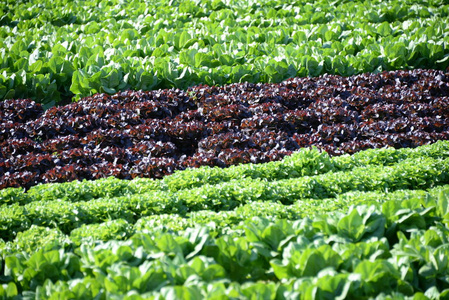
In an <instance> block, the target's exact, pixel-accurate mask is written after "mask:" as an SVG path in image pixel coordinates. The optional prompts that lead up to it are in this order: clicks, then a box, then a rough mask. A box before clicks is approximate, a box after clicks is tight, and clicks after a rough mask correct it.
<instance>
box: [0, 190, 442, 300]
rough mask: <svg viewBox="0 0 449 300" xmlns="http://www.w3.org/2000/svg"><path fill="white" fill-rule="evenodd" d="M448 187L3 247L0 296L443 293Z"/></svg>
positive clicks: (303, 296)
mask: <svg viewBox="0 0 449 300" xmlns="http://www.w3.org/2000/svg"><path fill="white" fill-rule="evenodd" d="M448 192H449V191H448V190H441V191H440V192H439V193H432V194H427V195H426V196H424V197H412V198H409V199H407V198H402V199H397V200H390V201H387V202H385V203H382V204H373V205H371V206H366V205H362V206H357V207H351V208H350V209H349V210H347V211H344V212H334V213H329V214H316V215H312V216H310V217H309V218H304V219H299V220H295V221H288V220H285V219H284V220H282V219H279V220H269V219H265V218H260V217H259V218H253V219H252V220H246V221H244V222H243V223H241V224H240V227H239V229H232V228H230V227H229V228H228V230H224V232H225V233H224V234H222V235H219V236H215V235H214V234H213V233H211V232H210V231H209V230H208V228H207V227H197V228H189V229H186V230H181V231H175V232H167V231H166V230H164V229H163V228H154V227H153V228H151V229H150V231H145V230H142V231H137V232H136V233H135V234H134V235H132V236H131V237H130V238H129V239H128V240H126V241H117V240H112V241H109V242H101V241H98V240H97V241H95V240H91V241H90V242H89V241H85V242H84V243H83V244H82V245H77V244H73V243H72V242H70V241H68V240H65V241H64V240H62V239H59V240H58V239H54V240H47V242H46V243H45V244H43V245H42V246H43V247H42V248H40V249H39V250H37V251H33V252H31V253H27V252H18V251H14V250H12V249H9V250H5V249H3V251H2V254H3V259H2V260H1V264H2V268H1V272H2V274H1V275H2V282H3V284H2V286H0V296H2V297H9V298H12V297H14V296H25V297H30V298H31V297H33V298H49V299H53V298H54V299H57V298H58V297H59V298H71V299H86V298H94V297H96V298H97V299H113V298H121V299H167V298H179V299H181V298H188V297H191V298H210V297H217V296H220V297H225V298H228V297H232V298H236V297H250V296H251V297H254V296H255V295H256V296H258V297H264V298H269V299H271V298H274V297H276V298H278V299H313V298H318V299H322V298H336V297H341V298H358V299H361V298H370V297H377V296H379V297H381V298H382V297H387V296H390V297H394V299H402V298H404V297H407V296H408V297H411V296H415V297H420V299H437V298H439V299H444V298H446V297H447V296H448V295H449V282H448V280H447V270H448V269H449V265H448V260H447V257H448V256H449V253H448V245H449V240H448V239H447V237H448V236H449V232H448V229H447V224H448V222H449V211H448V207H449V206H448V199H449V197H448V195H449V194H448ZM119 232H120V231H119ZM119 232H118V233H119ZM28 233H30V234H31V233H32V232H31V231H30V232H28ZM25 240H26V239H24V241H25ZM52 297H53V298H52Z"/></svg>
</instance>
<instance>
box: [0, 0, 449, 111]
mask: <svg viewBox="0 0 449 300" xmlns="http://www.w3.org/2000/svg"><path fill="white" fill-rule="evenodd" d="M0 9H1V11H2V14H0V15H1V17H0V100H2V99H9V98H32V99H34V100H36V101H38V102H40V103H43V104H44V105H45V106H46V107H49V106H52V105H54V104H56V103H58V102H59V101H61V99H64V100H66V99H69V98H71V97H72V96H75V97H76V98H80V97H82V96H88V95H91V94H93V93H97V92H106V93H115V92H117V91H119V90H125V89H136V90H139V89H143V90H150V89H157V88H170V87H177V88H186V87H188V86H192V85H196V84H200V83H205V84H209V85H222V84H226V83H233V82H243V81H249V82H280V81H281V80H283V79H287V78H289V77H295V76H318V75H320V74H324V73H333V74H340V75H353V74H357V73H363V72H375V71H382V70H395V69H403V68H434V69H445V68H446V67H447V66H448V65H449V49H448V42H449V34H448V33H449V26H448V25H449V24H448V22H447V18H448V16H449V5H447V4H446V3H445V1H442V0H441V1H438V0H436V1H411V0H409V1H399V0H390V1H341V2H339V3H338V5H335V3H331V2H329V1H325V0H320V1H315V2H314V3H313V4H310V3H307V2H306V1H269V0H264V1H257V2H244V3H242V2H241V1H217V0H214V1H173V0H171V1H167V0H159V1H148V2H147V1H145V2H142V1H137V0H134V1H121V0H108V1H106V0H96V1H95V0H89V1H83V2H82V3H78V2H73V1H58V2H57V3H54V1H49V0H39V1H33V2H28V1H14V2H12V3H8V2H6V3H4V2H3V3H1V4H0Z"/></svg>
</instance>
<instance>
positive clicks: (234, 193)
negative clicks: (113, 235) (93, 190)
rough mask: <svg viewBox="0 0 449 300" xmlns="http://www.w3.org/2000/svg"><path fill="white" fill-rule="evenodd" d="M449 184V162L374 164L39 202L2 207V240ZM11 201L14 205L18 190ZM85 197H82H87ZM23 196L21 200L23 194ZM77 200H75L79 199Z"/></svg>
mask: <svg viewBox="0 0 449 300" xmlns="http://www.w3.org/2000/svg"><path fill="white" fill-rule="evenodd" d="M448 183H449V158H447V157H446V158H432V157H419V158H408V159H404V160H402V161H400V162H398V163H395V164H392V165H390V166H376V165H368V166H361V167H354V168H352V169H349V170H346V171H340V172H328V173H325V174H320V175H315V176H303V177H299V178H292V179H281V180H275V181H266V180H264V179H252V178H240V179H236V180H231V181H228V182H223V183H218V184H204V185H202V186H200V187H195V188H191V189H181V190H178V191H176V192H172V191H166V190H152V191H151V190H150V191H148V192H145V193H136V194H126V193H125V194H124V195H120V196H116V197H110V196H106V197H105V198H97V199H89V200H81V199H82V198H81V197H80V196H81V195H79V196H78V197H74V199H76V200H81V201H78V202H72V199H70V198H65V199H56V200H38V199H36V201H32V202H29V203H26V204H24V205H19V203H20V201H18V203H16V204H11V205H3V206H1V207H0V238H2V239H4V240H6V241H9V240H12V239H13V238H14V237H15V236H16V235H17V233H19V232H21V231H24V230H26V229H28V228H30V227H31V226H32V225H38V226H48V227H55V228H59V229H60V230H61V231H62V232H64V233H66V234H67V233H69V232H70V231H72V230H73V229H75V228H77V227H79V226H80V225H82V224H92V223H99V222H104V221H106V220H110V219H120V218H121V219H125V220H127V221H129V222H131V223H134V222H136V221H137V220H139V219H140V218H142V217H144V216H149V215H154V214H179V215H185V214H187V213H189V212H194V211H201V210H211V211H223V210H233V209H235V208H236V207H238V206H240V205H244V204H246V203H249V202H252V201H271V202H280V203H283V204H293V203H295V202H296V201H300V200H303V199H310V198H312V199H325V198H331V197H335V196H336V195H339V194H342V193H347V192H350V191H380V192H382V191H395V190H400V189H427V188H431V187H434V186H438V185H443V184H448ZM11 191H12V192H11V193H5V194H4V196H6V197H5V198H8V197H9V199H11V198H12V199H13V200H14V196H15V193H14V190H11ZM81 194H82V192H81ZM18 195H19V197H20V196H21V195H20V194H18ZM74 199H73V200H74Z"/></svg>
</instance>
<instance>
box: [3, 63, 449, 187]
mask: <svg viewBox="0 0 449 300" xmlns="http://www.w3.org/2000/svg"><path fill="white" fill-rule="evenodd" d="M448 116H449V74H448V73H444V72H442V71H435V70H414V71H394V72H393V71H392V72H384V73H381V74H375V75H373V74H371V75H370V74H363V75H357V76H353V77H341V76H336V75H326V76H321V77H317V78H294V79H289V80H287V81H284V82H282V83H280V84H248V83H245V84H232V85H227V86H223V87H209V86H196V87H192V88H189V89H188V90H187V91H181V90H174V89H171V90H157V91H151V92H131V91H128V92H121V93H117V94H114V95H112V96H109V95H106V94H97V95H94V96H92V97H87V98H84V99H82V100H81V101H79V102H77V103H73V104H70V105H66V106H62V107H53V108H51V109H49V110H47V111H44V110H43V109H42V107H41V105H39V104H36V103H35V102H32V101H30V100H21V99H20V100H7V101H3V102H0V117H1V119H0V188H5V187H10V186H15V187H18V186H22V187H26V188H29V187H30V186H33V185H35V184H37V183H40V182H66V181H71V180H76V179H79V180H82V179H98V178H104V177H107V176H116V177H118V178H121V179H131V178H135V177H151V178H160V177H162V176H164V175H167V174H170V173H172V172H173V171H175V170H178V169H184V168H186V167H198V166H203V165H209V166H220V167H225V166H230V165H235V164H240V163H249V162H252V163H262V162H269V161H274V160H279V159H281V158H282V157H284V156H285V155H290V154H292V153H293V151H297V150H299V149H301V148H304V147H312V146H316V147H318V148H319V149H321V150H326V151H327V152H328V153H330V154H331V155H341V154H343V153H354V152H357V151H360V150H363V149H367V148H380V147H385V146H392V147H396V148H403V147H416V146H419V145H423V144H428V143H432V142H435V141H437V140H447V139H449V118H448Z"/></svg>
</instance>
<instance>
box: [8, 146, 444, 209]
mask: <svg viewBox="0 0 449 300" xmlns="http://www.w3.org/2000/svg"><path fill="white" fill-rule="evenodd" d="M448 157H449V141H438V142H436V143H434V144H431V145H425V146H420V147H417V148H413V149H412V148H401V149H395V148H382V149H369V150H364V151H360V152H357V153H355V154H353V155H342V156H334V157H330V156H329V154H328V153H326V152H320V151H318V150H317V149H316V148H314V149H301V150H300V151H298V152H295V153H294V154H292V155H291V156H287V157H284V158H283V159H282V160H281V161H275V162H270V163H265V164H242V165H238V166H231V167H229V168H224V169H221V168H211V167H201V168H197V169H186V170H183V171H177V172H175V173H174V174H171V175H168V176H165V177H164V178H162V179H158V180H153V179H149V178H135V179H133V180H129V181H128V180H120V179H117V178H114V177H108V178H104V179H100V180H93V181H87V180H84V181H71V182H65V183H49V184H40V185H37V186H33V187H31V188H30V189H28V190H24V189H23V188H7V189H3V190H0V205H1V206H5V205H11V204H18V205H24V204H27V203H30V202H34V201H54V200H60V199H61V200H64V201H71V202H78V201H89V200H93V199H98V198H114V197H120V196H130V195H138V194H145V193H149V192H155V191H164V192H178V191H181V190H189V189H192V188H200V187H202V186H205V185H215V184H223V183H226V182H229V181H236V180H239V179H258V180H264V181H268V182H271V181H278V180H282V179H294V178H300V177H304V176H315V175H321V174H326V173H329V172H351V171H352V170H353V169H354V168H357V167H373V166H377V167H381V166H392V165H395V164H397V163H401V162H403V161H404V160H407V159H408V160H413V159H420V158H432V159H447V158H448Z"/></svg>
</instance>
